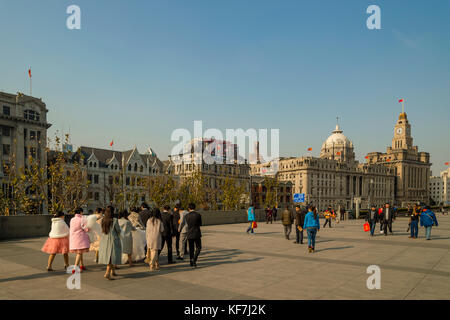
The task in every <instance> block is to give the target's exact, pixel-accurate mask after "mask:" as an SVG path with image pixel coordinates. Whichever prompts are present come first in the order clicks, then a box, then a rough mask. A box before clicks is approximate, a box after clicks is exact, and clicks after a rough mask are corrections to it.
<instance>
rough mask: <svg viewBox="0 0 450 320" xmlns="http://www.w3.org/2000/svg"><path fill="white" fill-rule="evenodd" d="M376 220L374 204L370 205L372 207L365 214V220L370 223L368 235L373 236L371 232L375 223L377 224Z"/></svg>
mask: <svg viewBox="0 0 450 320" xmlns="http://www.w3.org/2000/svg"><path fill="white" fill-rule="evenodd" d="M377 220H378V212H377V208H376V206H375V205H372V208H371V209H370V210H369V213H368V214H367V217H366V221H367V222H368V223H369V225H370V235H371V236H372V237H373V233H374V232H375V225H376V224H377Z"/></svg>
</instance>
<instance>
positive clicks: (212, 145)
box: [165, 138, 250, 207]
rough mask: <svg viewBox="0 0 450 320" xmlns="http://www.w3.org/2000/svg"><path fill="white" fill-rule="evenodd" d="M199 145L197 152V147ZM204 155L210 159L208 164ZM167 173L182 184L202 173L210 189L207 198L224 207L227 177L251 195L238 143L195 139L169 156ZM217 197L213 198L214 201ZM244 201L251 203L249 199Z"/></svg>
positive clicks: (246, 169) (247, 171) (246, 165)
mask: <svg viewBox="0 0 450 320" xmlns="http://www.w3.org/2000/svg"><path fill="white" fill-rule="evenodd" d="M196 144H197V146H198V149H196V148H195V145H196ZM205 154H207V155H208V157H211V158H210V159H209V160H210V161H206V159H205ZM165 171H166V172H167V173H168V174H170V175H172V176H174V177H176V179H177V180H178V181H179V182H180V183H183V181H184V179H186V178H187V177H191V176H192V175H194V174H196V173H200V174H201V175H202V176H203V177H204V178H205V180H206V186H205V187H206V188H207V189H209V190H211V192H209V194H207V195H206V197H207V198H208V199H209V200H210V202H214V203H217V204H218V206H219V207H221V205H222V204H221V202H220V195H221V193H222V188H221V187H222V186H223V185H224V183H225V180H226V179H227V178H231V179H233V180H235V181H236V183H237V184H238V185H241V186H244V190H245V192H246V193H249V192H250V174H249V173H250V166H249V165H248V164H247V161H245V160H243V159H239V155H238V149H237V145H236V144H232V143H230V142H227V141H222V140H220V141H219V140H214V139H204V138H196V139H192V140H191V141H190V142H189V143H188V144H187V145H186V146H185V147H184V149H183V152H182V153H180V154H179V155H171V156H169V161H168V162H167V165H166V169H165ZM212 197H214V199H212ZM245 202H247V203H248V202H249V199H247V200H246V201H245Z"/></svg>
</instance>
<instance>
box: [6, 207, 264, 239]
mask: <svg viewBox="0 0 450 320" xmlns="http://www.w3.org/2000/svg"><path fill="white" fill-rule="evenodd" d="M199 212H200V214H201V215H202V222H203V225H204V226H208V225H217V224H231V223H246V222H247V210H239V211H213V210H208V211H199ZM255 215H256V220H257V221H258V222H262V221H264V220H265V213H264V210H255ZM51 218H52V216H51V215H23V216H22V215H21V216H0V240H8V239H20V238H33V237H45V236H47V235H48V234H49V232H50V227H51ZM65 218H66V219H65V220H66V222H67V223H69V221H70V218H71V216H66V217H65Z"/></svg>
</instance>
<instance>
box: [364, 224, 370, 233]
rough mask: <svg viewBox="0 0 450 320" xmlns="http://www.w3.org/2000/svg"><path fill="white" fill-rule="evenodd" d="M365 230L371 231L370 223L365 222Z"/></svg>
mask: <svg viewBox="0 0 450 320" xmlns="http://www.w3.org/2000/svg"><path fill="white" fill-rule="evenodd" d="M364 231H365V232H367V231H370V225H369V223H368V222H366V223H364Z"/></svg>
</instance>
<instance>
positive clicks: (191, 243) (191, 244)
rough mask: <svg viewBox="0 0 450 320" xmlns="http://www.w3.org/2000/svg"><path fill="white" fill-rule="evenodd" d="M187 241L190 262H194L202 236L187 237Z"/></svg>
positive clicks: (198, 252)
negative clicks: (195, 237)
mask: <svg viewBox="0 0 450 320" xmlns="http://www.w3.org/2000/svg"><path fill="white" fill-rule="evenodd" d="M188 242H189V257H190V259H191V261H192V262H194V263H196V262H197V259H198V255H199V254H200V251H201V250H202V238H197V239H188ZM194 247H195V249H194Z"/></svg>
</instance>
